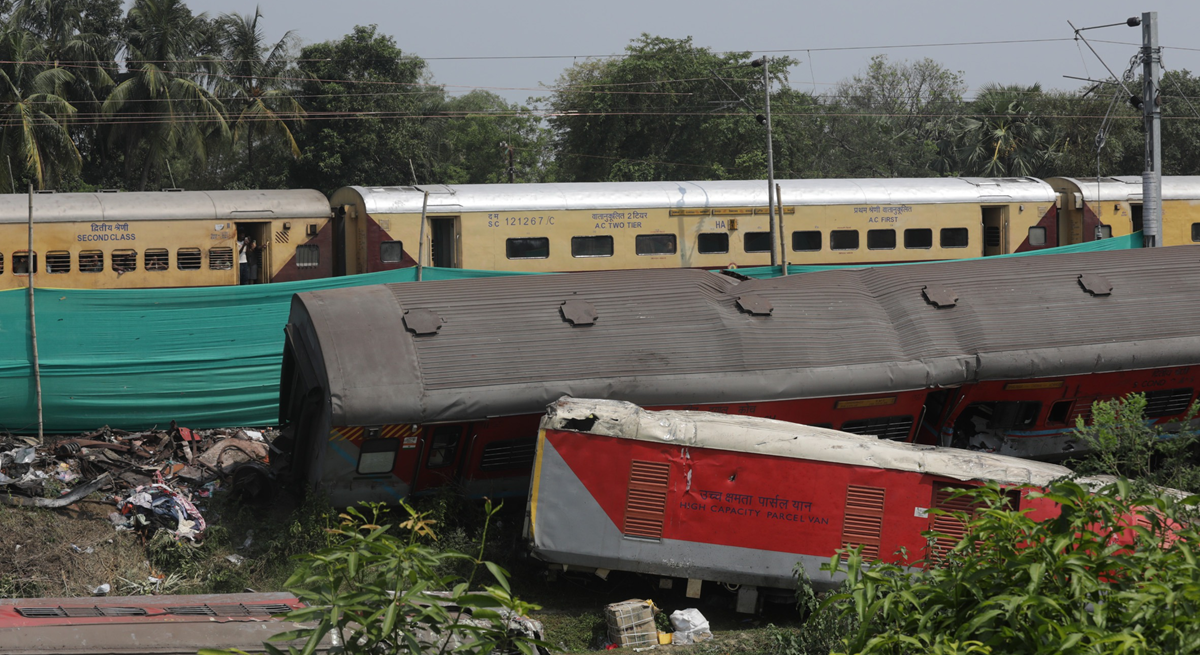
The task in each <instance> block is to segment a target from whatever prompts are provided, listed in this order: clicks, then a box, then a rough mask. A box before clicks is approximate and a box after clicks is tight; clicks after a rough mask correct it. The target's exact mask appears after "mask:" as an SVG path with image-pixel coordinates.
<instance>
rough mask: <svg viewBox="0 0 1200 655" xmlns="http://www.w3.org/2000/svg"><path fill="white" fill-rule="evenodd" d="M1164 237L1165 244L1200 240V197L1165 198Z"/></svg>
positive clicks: (1184, 243) (1180, 243)
mask: <svg viewBox="0 0 1200 655" xmlns="http://www.w3.org/2000/svg"><path fill="white" fill-rule="evenodd" d="M1162 237H1163V244H1162V245H1164V246H1182V245H1187V244H1192V243H1196V242H1200V199H1196V200H1164V201H1163V227H1162Z"/></svg>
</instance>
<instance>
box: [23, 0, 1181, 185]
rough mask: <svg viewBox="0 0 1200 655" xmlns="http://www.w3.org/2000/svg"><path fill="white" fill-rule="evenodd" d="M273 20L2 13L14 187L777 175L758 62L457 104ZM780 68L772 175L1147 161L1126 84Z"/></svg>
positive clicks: (686, 55)
mask: <svg viewBox="0 0 1200 655" xmlns="http://www.w3.org/2000/svg"><path fill="white" fill-rule="evenodd" d="M279 19H280V17H277V16H265V15H263V13H262V12H261V11H259V10H258V9H257V8H250V7H247V11H244V12H233V13H229V14H223V15H219V16H209V15H207V14H203V13H196V12H194V11H193V10H192V9H191V8H189V7H188V5H187V4H186V3H185V1H184V0H134V1H133V2H132V3H131V4H129V5H128V7H127V8H125V9H124V10H123V3H122V2H121V0H15V1H10V2H4V3H0V50H3V52H2V53H0V54H3V55H4V56H3V58H2V59H0V148H2V149H3V150H4V152H3V155H4V156H5V157H7V158H8V160H9V161H11V165H9V166H8V168H9V175H6V176H3V177H7V178H9V179H6V180H5V182H6V186H16V187H17V188H22V187H23V186H24V184H25V183H26V182H32V183H33V184H34V185H35V186H37V187H57V188H61V189H64V190H76V189H93V188H114V187H115V188H125V189H153V188H159V187H164V186H182V187H186V188H281V187H285V188H295V187H312V188H317V189H321V190H323V191H331V190H333V189H335V188H337V187H339V186H343V185H347V184H368V185H386V184H412V183H419V184H426V183H456V184H461V183H480V184H486V183H503V182H508V181H510V180H511V181H513V182H535V181H578V182H586V181H622V180H710V179H711V180H719V179H756V178H758V179H761V178H765V177H766V174H767V154H766V147H765V146H766V129H765V128H764V126H763V124H762V123H763V120H762V115H763V114H765V113H766V111H765V104H766V103H765V100H766V97H767V95H766V94H767V93H768V89H766V88H764V81H763V75H762V71H763V69H762V68H761V67H755V66H752V65H751V63H752V55H751V53H748V52H717V51H714V50H713V49H711V48H709V47H706V46H704V45H701V44H697V43H695V42H694V41H693V40H692V39H691V38H682V39H673V38H666V37H662V36H654V35H650V34H642V35H640V36H638V37H637V38H634V39H633V40H631V41H630V42H629V43H628V44H627V45H626V47H625V51H624V53H623V54H622V55H621V56H616V57H606V58H598V59H589V60H586V61H581V62H578V63H575V64H573V65H571V66H569V67H567V68H566V69H565V70H564V71H563V73H562V75H561V77H560V78H559V79H558V81H557V82H556V83H555V84H554V85H553V86H552V87H551V88H550V89H549V91H548V93H547V94H546V95H545V96H544V97H540V98H530V99H529V100H528V101H527V102H526V103H524V104H521V103H514V102H510V101H509V100H506V99H505V98H503V97H501V96H499V95H497V94H495V93H493V92H491V91H488V90H486V89H473V90H468V91H467V92H466V93H458V92H455V93H448V92H447V90H446V88H445V87H443V86H442V85H441V84H439V83H438V81H436V80H435V79H434V78H433V75H432V74H431V72H430V70H429V68H428V66H427V65H426V62H425V60H423V59H422V58H421V57H420V56H419V55H418V54H417V53H413V52H409V51H406V50H405V49H404V48H403V44H401V43H398V42H397V41H396V40H395V39H394V38H393V37H391V36H389V35H387V34H383V33H381V32H380V31H379V30H378V28H377V27H375V26H359V27H356V28H354V30H353V31H352V32H351V33H349V34H346V35H343V36H335V37H332V38H330V39H328V40H324V41H319V42H316V43H310V44H308V45H305V46H303V47H301V44H300V43H299V40H298V39H297V38H296V36H295V35H294V34H293V33H291V32H285V33H284V36H283V37H282V38H281V39H279V40H277V41H274V42H269V41H267V39H266V37H265V34H266V33H267V27H268V26H270V27H275V26H276V23H274V21H278V20H279ZM269 21H271V22H269ZM766 61H768V63H769V70H770V77H771V79H770V87H769V94H770V103H771V110H772V111H771V126H772V132H773V142H774V152H773V155H774V159H773V161H774V165H775V171H776V176H777V177H779V178H803V177H810V178H820V177H899V176H912V177H920V176H930V175H978V176H1020V175H1031V176H1041V177H1047V176H1052V175H1069V176H1076V177H1080V176H1094V175H1097V174H1099V175H1122V174H1123V175H1137V174H1139V173H1140V172H1141V170H1142V168H1143V163H1142V153H1143V147H1142V127H1141V118H1140V112H1139V111H1138V110H1137V109H1135V108H1134V107H1132V106H1131V105H1130V103H1129V102H1128V97H1127V96H1128V95H1129V94H1128V93H1126V92H1125V91H1124V89H1122V88H1121V87H1120V86H1119V85H1114V84H1100V85H1097V86H1095V87H1094V88H1088V89H1080V90H1066V91H1062V90H1044V89H1042V88H1041V87H1040V86H1038V85H1033V86H1020V85H1011V84H1001V83H995V84H987V85H984V86H983V87H981V88H980V89H978V90H977V91H975V92H974V93H969V90H968V89H967V87H966V85H965V83H964V81H963V79H964V78H963V73H962V72H961V71H955V70H953V69H952V68H949V67H947V66H945V65H943V64H942V63H939V62H937V61H934V60H931V59H921V60H916V61H902V60H891V59H888V58H887V57H886V56H883V55H880V56H876V57H875V58H873V59H872V60H871V62H870V64H869V65H867V67H866V68H865V69H864V70H862V71H861V72H860V73H858V74H856V75H853V76H851V77H850V78H848V79H845V80H843V81H841V82H839V83H838V84H836V85H835V86H833V87H832V88H831V89H830V90H828V91H825V92H818V91H817V90H816V88H815V87H816V85H815V83H814V85H813V86H814V88H813V90H811V91H810V90H807V89H801V88H796V87H793V86H792V85H791V84H790V82H789V80H788V72H789V69H790V68H792V67H793V66H795V65H796V64H797V63H799V62H797V61H795V60H793V59H790V58H788V57H771V58H769V59H767V60H766ZM1136 83H1137V81H1136V80H1131V81H1127V82H1126V84H1127V85H1132V84H1136ZM1161 97H1162V103H1163V168H1164V173H1165V174H1167V175H1187V174H1197V173H1200V100H1197V99H1196V98H1200V80H1198V79H1197V78H1195V77H1193V76H1192V74H1191V73H1190V72H1188V71H1186V70H1183V71H1175V70H1172V71H1167V72H1166V73H1165V74H1164V76H1163V80H1162V96H1161ZM1098 135H1099V138H1098ZM510 161H511V165H510ZM6 164H7V162H6ZM10 180H11V182H10Z"/></svg>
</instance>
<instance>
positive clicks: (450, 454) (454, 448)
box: [425, 425, 462, 469]
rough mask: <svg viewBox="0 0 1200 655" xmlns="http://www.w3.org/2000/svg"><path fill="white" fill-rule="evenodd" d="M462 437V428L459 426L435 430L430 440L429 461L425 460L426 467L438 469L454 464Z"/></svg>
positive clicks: (446, 426) (441, 427)
mask: <svg viewBox="0 0 1200 655" xmlns="http://www.w3.org/2000/svg"><path fill="white" fill-rule="evenodd" d="M460 435H462V426H459V425H440V426H438V427H437V428H435V429H434V431H433V436H432V437H431V438H430V444H429V459H427V460H425V466H426V467H427V468H431V469H436V468H442V467H443V466H450V465H451V464H453V463H454V455H455V454H456V453H457V452H458V438H459V436H460Z"/></svg>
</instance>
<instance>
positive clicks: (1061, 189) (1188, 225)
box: [1046, 175, 1200, 246]
mask: <svg viewBox="0 0 1200 655" xmlns="http://www.w3.org/2000/svg"><path fill="white" fill-rule="evenodd" d="M1046 182H1047V183H1049V184H1050V186H1052V187H1054V190H1055V192H1056V193H1058V194H1060V195H1061V197H1062V201H1061V203H1060V204H1061V205H1062V209H1061V210H1060V211H1059V215H1058V216H1059V219H1058V224H1057V226H1056V227H1057V231H1058V241H1059V244H1060V245H1067V244H1072V243H1083V242H1086V241H1095V240H1096V239H1106V238H1108V237H1110V236H1122V235H1126V234H1129V233H1130V232H1137V231H1139V230H1141V229H1142V178H1141V177H1139V176H1136V175H1128V176H1119V177H1101V178H1095V177H1085V178H1073V177H1052V178H1048V179H1047V180H1046ZM1162 215H1163V219H1162V222H1163V225H1162V238H1161V239H1160V242H1159V244H1158V245H1161V246H1181V245H1184V244H1193V243H1197V242H1200V175H1169V176H1164V177H1163V178H1162Z"/></svg>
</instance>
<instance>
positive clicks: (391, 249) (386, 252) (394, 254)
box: [379, 241, 404, 264]
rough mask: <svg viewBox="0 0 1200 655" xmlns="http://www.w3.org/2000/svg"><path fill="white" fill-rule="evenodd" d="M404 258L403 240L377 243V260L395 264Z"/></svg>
mask: <svg viewBox="0 0 1200 655" xmlns="http://www.w3.org/2000/svg"><path fill="white" fill-rule="evenodd" d="M403 259H404V242H403V241H383V242H380V244H379V261H381V262H384V263H385V264H395V263H398V262H400V261H403Z"/></svg>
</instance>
